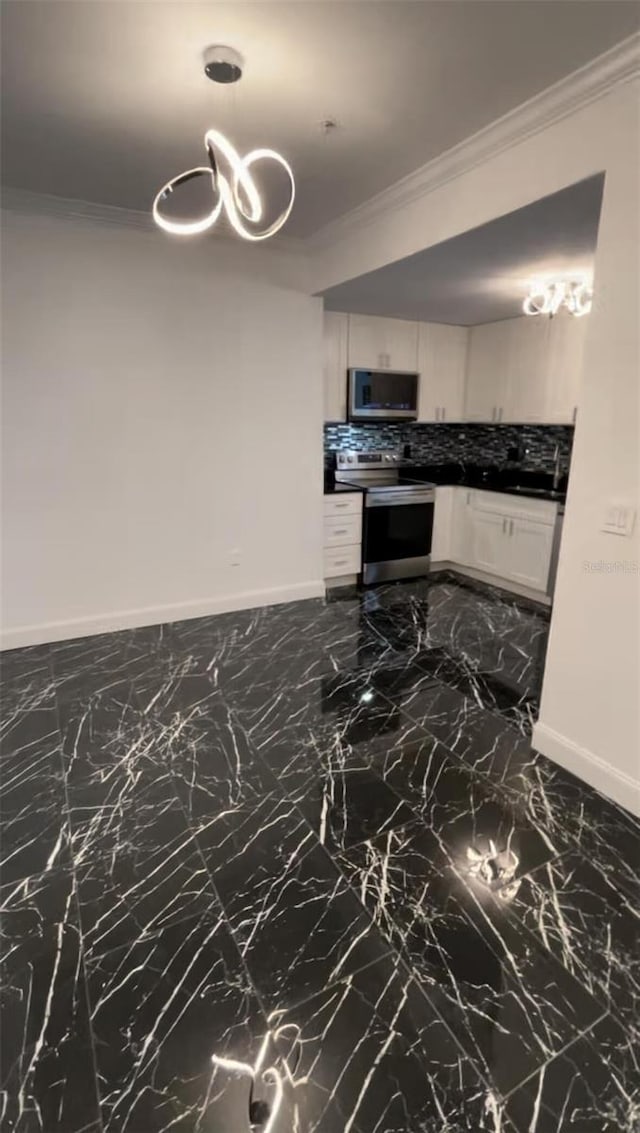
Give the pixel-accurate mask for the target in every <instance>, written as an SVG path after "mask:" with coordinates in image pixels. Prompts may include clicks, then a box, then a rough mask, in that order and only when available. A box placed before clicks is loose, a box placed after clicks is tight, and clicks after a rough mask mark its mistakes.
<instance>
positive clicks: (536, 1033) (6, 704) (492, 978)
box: [0, 575, 640, 1133]
mask: <svg viewBox="0 0 640 1133" xmlns="http://www.w3.org/2000/svg"><path fill="white" fill-rule="evenodd" d="M547 631H548V618H547V614H546V612H545V611H544V610H542V609H540V608H538V607H536V606H534V605H532V604H527V603H525V602H520V601H517V600H515V599H512V598H511V597H509V596H507V595H505V594H504V593H501V592H499V591H497V590H493V589H491V588H487V587H482V586H476V585H473V584H469V583H466V582H463V581H462V580H459V579H456V578H455V577H453V576H450V575H443V576H433V577H432V578H430V579H429V580H420V581H417V582H412V583H406V584H395V585H389V586H385V587H380V588H376V589H375V590H372V591H367V592H366V593H364V594H359V595H358V594H355V593H352V594H350V593H345V594H341V595H339V596H337V597H336V598H334V599H333V600H330V601H323V600H312V601H307V602H300V603H296V604H290V605H286V606H278V607H271V608H268V609H260V610H254V611H243V612H241V613H235V614H225V615H221V616H219V617H212V618H203V619H198V620H193V621H187V622H182V623H178V624H176V623H174V624H172V625H166V626H162V627H154V628H148V629H139V630H132V631H126V632H122V633H115V634H108V635H104V636H101V637H92V638H86V639H83V640H76V641H70V642H63V643H60V644H55V645H52V646H44V647H33V648H30V649H23V650H16V651H13V652H11V653H7V654H4V655H3V656H2V682H3V683H2V707H3V725H2V765H1V767H2V794H1V799H0V805H1V819H2V846H1V849H2V873H1V876H0V899H1V904H2V1093H1V1095H0V1116H1V1120H0V1124H1V1127H2V1129H3V1130H7V1131H12V1133H13V1131H20V1133H31V1131H32V1130H33V1131H36V1130H38V1131H40V1130H43V1131H45V1133H161V1131H162V1133H164V1131H169V1130H171V1131H172V1133H173V1131H176V1133H187V1131H188V1133H248V1131H249V1130H250V1129H253V1130H262V1131H263V1133H445V1131H446V1133H463V1131H464V1133H559V1131H564V1130H566V1131H568V1133H634V1131H636V1133H637V1131H638V1130H640V1035H639V1034H638V1031H639V1013H638V1008H639V1006H640V955H639V949H638V927H639V922H640V881H639V878H638V864H639V862H640V823H639V822H638V821H637V820H636V819H634V818H633V817H632V816H631V815H629V814H628V813H626V812H625V811H623V810H622V809H621V808H618V807H616V806H614V805H613V804H612V803H609V802H608V801H606V800H605V799H603V798H602V797H601V796H599V795H598V794H596V793H595V792H594V791H592V790H590V789H589V788H588V787H586V786H585V785H583V784H581V783H580V782H578V781H577V780H576V779H574V778H573V777H572V776H570V775H569V774H568V773H566V772H564V771H562V770H561V769H559V768H558V767H556V766H555V765H553V764H552V763H550V762H549V761H548V760H547V759H545V758H544V757H542V756H541V755H539V754H537V753H535V752H534V751H533V750H532V749H531V744H530V729H531V723H532V721H533V720H534V719H535V716H536V712H537V702H538V694H539V689H540V683H541V673H542V666H543V663H544V652H545V647H546V638H547Z"/></svg>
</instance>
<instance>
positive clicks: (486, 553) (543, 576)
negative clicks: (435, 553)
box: [460, 491, 557, 591]
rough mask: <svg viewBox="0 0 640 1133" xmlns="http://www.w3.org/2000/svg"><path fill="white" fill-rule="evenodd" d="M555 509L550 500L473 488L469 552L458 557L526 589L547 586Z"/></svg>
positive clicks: (470, 506)
mask: <svg viewBox="0 0 640 1133" xmlns="http://www.w3.org/2000/svg"><path fill="white" fill-rule="evenodd" d="M556 513H557V505H556V504H554V503H551V502H550V501H548V500H530V499H522V500H520V499H517V498H515V497H514V496H511V495H508V494H503V493H500V492H483V491H474V492H471V493H470V503H469V508H468V525H469V527H470V529H471V539H470V554H469V557H468V558H467V559H466V560H460V561H464V562H466V565H467V566H470V567H474V568H475V569H476V570H481V571H484V572H485V573H487V574H493V575H495V576H496V577H498V578H503V579H505V580H506V581H510V582H516V583H518V585H519V586H526V587H527V588H528V589H529V590H541V591H545V590H546V588H547V580H548V577H549V566H550V563H551V549H552V545H553V535H554V525H555V519H556Z"/></svg>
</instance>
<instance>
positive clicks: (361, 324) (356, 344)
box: [347, 315, 385, 370]
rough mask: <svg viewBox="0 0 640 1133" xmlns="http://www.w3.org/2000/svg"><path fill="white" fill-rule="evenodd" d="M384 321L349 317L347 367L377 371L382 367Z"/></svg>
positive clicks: (356, 316) (357, 316) (368, 316)
mask: <svg viewBox="0 0 640 1133" xmlns="http://www.w3.org/2000/svg"><path fill="white" fill-rule="evenodd" d="M384 321H385V320H384V319H376V318H373V317H372V316H371V315H349V344H348V351H347V357H348V361H349V366H363V367H364V368H365V369H369V370H379V369H381V368H382V367H383V365H384V356H385V338H384V326H383V323H384Z"/></svg>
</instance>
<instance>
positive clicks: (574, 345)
mask: <svg viewBox="0 0 640 1133" xmlns="http://www.w3.org/2000/svg"><path fill="white" fill-rule="evenodd" d="M589 317H590V316H589V315H584V316H583V317H582V318H576V317H575V315H571V314H570V313H569V312H568V311H567V312H558V314H557V315H555V316H554V318H553V319H550V320H549V321H550V324H551V325H550V327H549V350H548V354H547V365H546V374H545V386H546V388H545V395H546V403H547V417H546V420H547V421H552V422H557V423H558V424H568V425H571V424H573V423H574V421H575V417H576V410H577V407H578V403H579V399H580V386H581V383H582V366H583V360H584V340H585V335H586V332H587V326H588V320H589Z"/></svg>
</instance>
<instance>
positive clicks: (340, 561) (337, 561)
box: [333, 559, 347, 566]
mask: <svg viewBox="0 0 640 1133" xmlns="http://www.w3.org/2000/svg"><path fill="white" fill-rule="evenodd" d="M346 564H347V560H346V559H334V561H333V565H334V566H346Z"/></svg>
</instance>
